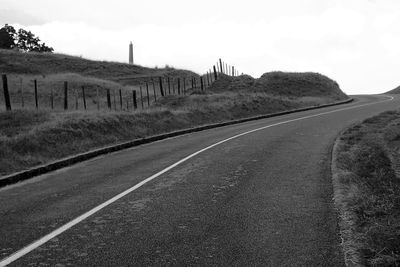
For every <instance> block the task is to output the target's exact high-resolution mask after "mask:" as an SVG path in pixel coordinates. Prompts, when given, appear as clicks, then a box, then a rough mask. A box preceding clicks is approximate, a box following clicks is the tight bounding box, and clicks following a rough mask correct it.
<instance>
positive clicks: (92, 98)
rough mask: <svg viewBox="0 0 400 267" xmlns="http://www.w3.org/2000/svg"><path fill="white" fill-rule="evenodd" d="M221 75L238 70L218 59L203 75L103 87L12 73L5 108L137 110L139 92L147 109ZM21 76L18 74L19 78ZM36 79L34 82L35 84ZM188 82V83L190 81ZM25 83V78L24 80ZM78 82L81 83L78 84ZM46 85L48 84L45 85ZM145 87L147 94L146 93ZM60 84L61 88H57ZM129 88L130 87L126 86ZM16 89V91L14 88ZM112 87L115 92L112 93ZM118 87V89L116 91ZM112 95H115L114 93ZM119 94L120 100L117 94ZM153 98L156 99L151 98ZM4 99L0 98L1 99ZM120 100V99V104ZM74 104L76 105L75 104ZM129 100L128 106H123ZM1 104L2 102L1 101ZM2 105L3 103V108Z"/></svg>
mask: <svg viewBox="0 0 400 267" xmlns="http://www.w3.org/2000/svg"><path fill="white" fill-rule="evenodd" d="M221 74H224V75H229V76H237V75H239V71H238V70H237V69H236V68H235V67H234V66H229V65H228V64H227V63H226V62H224V61H222V59H219V60H218V61H217V63H216V65H213V66H212V67H211V68H210V69H208V70H207V71H206V72H205V73H204V74H203V75H199V76H189V77H188V76H187V75H186V76H182V77H171V76H166V77H162V76H159V77H151V78H150V79H145V80H147V81H143V80H142V81H141V82H139V83H138V85H136V86H132V88H129V89H128V88H126V87H125V88H104V87H105V85H104V84H103V87H100V85H98V84H87V83H85V82H76V81H75V82H74V81H72V82H71V83H70V82H68V81H64V82H60V83H59V84H60V85H61V86H60V85H59V86H57V84H56V85H54V82H53V81H51V80H50V81H46V80H45V79H43V80H42V79H37V78H35V79H33V80H29V81H28V86H29V87H31V86H32V85H33V90H32V87H31V89H29V88H26V85H24V84H23V78H22V77H19V81H15V78H14V77H13V76H15V75H14V74H13V75H10V77H11V80H12V82H11V86H12V87H10V79H8V77H7V75H6V74H2V84H3V96H4V107H5V109H6V111H9V110H12V109H13V108H14V109H15V108H22V109H31V108H34V109H36V110H46V109H50V110H64V111H68V110H74V109H75V110H85V111H86V110H97V111H100V110H109V111H112V110H115V111H117V110H119V111H134V110H137V109H138V99H137V98H138V94H137V91H136V89H134V88H135V87H136V88H137V90H138V91H139V94H140V96H139V97H140V108H141V109H145V108H148V107H150V106H151V105H152V103H155V102H157V101H159V100H160V99H161V98H163V97H168V96H172V95H177V96H186V95H188V94H190V93H191V92H195V91H196V90H200V91H205V90H207V89H208V88H209V87H210V86H212V84H213V83H214V82H215V81H216V80H218V79H219V77H220V76H221ZM16 79H18V76H17V78H16ZM32 82H33V84H32ZM187 82H188V83H187ZM25 83H26V80H25ZM77 83H78V85H76V84H77ZM79 83H81V84H80V85H79ZM150 83H151V86H152V95H153V96H152V95H151V94H150V92H149V84H150ZM46 86H47V87H46ZM144 86H145V88H146V91H145V93H146V95H144V93H143V89H144ZM57 87H58V89H57ZM127 87H128V86H127ZM12 89H14V90H12ZM111 90H112V92H111ZM116 90H118V91H117V92H116ZM111 94H112V95H111ZM116 95H118V101H117V96H116ZM152 97H153V100H151V98H152ZM1 100H2V99H1V98H0V101H1ZM117 102H119V103H118V104H117ZM74 103H75V104H74ZM124 103H126V105H124ZM0 104H1V102H0ZM2 106H3V105H0V109H1V108H2Z"/></svg>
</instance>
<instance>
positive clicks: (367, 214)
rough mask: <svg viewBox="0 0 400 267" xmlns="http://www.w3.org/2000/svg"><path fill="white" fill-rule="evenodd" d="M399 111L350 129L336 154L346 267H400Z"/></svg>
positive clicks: (335, 175) (334, 169) (337, 196)
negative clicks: (399, 266)
mask: <svg viewBox="0 0 400 267" xmlns="http://www.w3.org/2000/svg"><path fill="white" fill-rule="evenodd" d="M399 140H400V111H396V112H393V111H391V112H385V113H382V114H380V115H378V116H375V117H372V118H370V119H367V120H365V121H363V122H362V123H360V124H357V125H354V126H352V127H351V128H349V129H347V130H346V131H345V132H343V133H342V135H341V136H340V137H339V138H338V139H337V141H336V144H335V146H334V151H333V162H332V174H333V185H334V200H335V204H336V207H337V208H338V211H339V216H340V229H341V235H342V245H343V249H344V255H345V261H346V265H347V266H398V265H400V179H399V178H398V176H397V175H396V173H399V166H400V165H399V164H398V162H399V160H398V156H397V155H398V151H399V150H400V142H399Z"/></svg>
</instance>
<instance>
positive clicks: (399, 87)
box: [385, 86, 400, 94]
mask: <svg viewBox="0 0 400 267" xmlns="http://www.w3.org/2000/svg"><path fill="white" fill-rule="evenodd" d="M385 94H400V86H398V87H396V88H394V89H392V90H390V91H387V92H386V93H385Z"/></svg>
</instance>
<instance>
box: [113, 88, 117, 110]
mask: <svg viewBox="0 0 400 267" xmlns="http://www.w3.org/2000/svg"><path fill="white" fill-rule="evenodd" d="M113 100H114V101H113V102H114V110H115V111H116V110H117V100H116V99H115V89H113Z"/></svg>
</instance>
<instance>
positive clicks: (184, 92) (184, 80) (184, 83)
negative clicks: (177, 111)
mask: <svg viewBox="0 0 400 267" xmlns="http://www.w3.org/2000/svg"><path fill="white" fill-rule="evenodd" d="M183 95H186V78H185V77H183Z"/></svg>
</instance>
